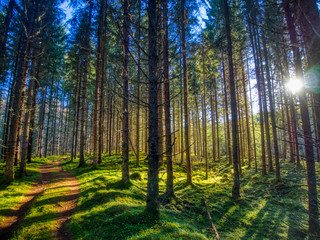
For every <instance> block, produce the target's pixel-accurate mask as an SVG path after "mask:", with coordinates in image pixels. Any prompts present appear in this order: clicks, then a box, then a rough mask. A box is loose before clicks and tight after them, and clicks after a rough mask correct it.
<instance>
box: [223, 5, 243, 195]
mask: <svg viewBox="0 0 320 240" xmlns="http://www.w3.org/2000/svg"><path fill="white" fill-rule="evenodd" d="M224 17H225V27H226V35H227V50H228V62H229V78H230V95H231V122H232V159H233V171H234V184H233V187H232V197H233V198H234V199H237V198H239V197H240V179H239V167H238V144H239V142H238V125H237V99H236V89H235V82H234V75H233V57H232V42H231V29H230V16H229V5H228V0H224Z"/></svg>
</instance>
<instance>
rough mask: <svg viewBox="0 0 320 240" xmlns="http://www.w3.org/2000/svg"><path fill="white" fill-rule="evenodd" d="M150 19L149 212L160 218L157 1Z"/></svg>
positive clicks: (150, 9) (150, 6) (153, 1)
mask: <svg viewBox="0 0 320 240" xmlns="http://www.w3.org/2000/svg"><path fill="white" fill-rule="evenodd" d="M148 17H149V29H148V38H149V50H148V54H149V155H148V166H149V168H148V188H147V212H149V213H150V214H151V215H152V216H154V217H155V218H159V216H160V212H159V200H158V196H159V131H158V76H157V61H158V56H157V45H158V41H157V31H158V29H157V28H158V21H159V19H158V11H157V1H156V0H149V1H148Z"/></svg>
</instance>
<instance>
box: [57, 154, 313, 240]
mask: <svg viewBox="0 0 320 240" xmlns="http://www.w3.org/2000/svg"><path fill="white" fill-rule="evenodd" d="M89 158H90V157H89ZM88 162H90V160H89V161H88ZM224 162H225V161H222V162H221V163H211V164H210V172H209V178H208V179H207V180H206V179H205V172H204V162H202V161H201V160H195V161H194V162H193V182H194V184H193V186H190V185H188V184H187V183H186V173H185V167H184V166H182V167H180V166H178V165H175V166H174V176H175V178H174V186H175V194H176V198H175V199H173V200H172V201H171V202H170V203H168V202H167V201H166V200H165V198H160V199H162V200H161V203H162V204H161V219H160V220H158V221H153V220H152V219H150V218H149V217H148V216H147V215H146V214H145V213H144V209H145V204H146V188H147V162H146V160H141V163H142V164H141V166H140V167H138V166H137V165H136V164H135V157H134V155H131V156H130V174H131V184H130V185H129V186H123V185H122V184H121V156H120V155H113V156H104V157H103V162H102V164H101V165H99V167H98V169H97V170H93V169H92V167H91V166H90V164H87V165H86V166H85V167H83V168H77V160H76V161H75V162H70V161H69V160H66V161H65V162H64V163H63V168H64V169H65V170H67V171H70V172H72V173H73V174H74V175H75V176H76V177H77V178H78V180H79V182H80V191H81V193H80V198H79V200H78V205H77V208H76V212H75V214H74V216H73V218H72V221H71V222H70V223H69V224H68V226H67V228H68V229H69V230H70V231H71V232H72V234H73V236H74V239H215V237H214V233H213V232H212V229H211V225H210V222H209V219H208V216H207V213H206V210H205V207H204V205H203V202H202V198H203V197H205V199H206V200H207V202H208V207H209V209H210V213H211V216H212V219H213V222H214V224H215V225H216V227H217V230H218V232H219V234H220V237H221V239H297V240H298V239H308V237H307V217H308V216H307V190H306V179H305V176H306V173H305V170H304V169H295V166H294V165H292V164H290V163H286V162H284V161H283V162H282V163H281V166H282V170H281V175H282V179H281V181H278V182H277V181H275V177H274V173H269V174H268V175H267V176H262V175H261V173H260V171H259V172H258V173H256V172H255V170H254V169H247V168H246V167H243V169H242V170H243V171H242V175H241V199H240V200H238V201H233V200H232V198H231V189H232V182H233V178H232V167H231V166H230V165H228V164H226V163H224ZM159 178H160V194H164V192H165V183H166V173H165V166H162V167H161V169H160V174H159Z"/></svg>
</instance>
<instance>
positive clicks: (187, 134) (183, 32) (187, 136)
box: [181, 0, 192, 184]
mask: <svg viewBox="0 0 320 240" xmlns="http://www.w3.org/2000/svg"><path fill="white" fill-rule="evenodd" d="M186 23H187V18H186V9H185V0H181V41H182V65H183V97H184V102H183V103H184V129H185V135H184V137H185V144H186V146H185V148H186V163H187V183H188V184H192V169H191V157H190V128H189V127H190V124H189V122H190V116H189V104H188V73H187V45H186Z"/></svg>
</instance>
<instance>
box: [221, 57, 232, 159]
mask: <svg viewBox="0 0 320 240" xmlns="http://www.w3.org/2000/svg"><path fill="white" fill-rule="evenodd" d="M221 59H222V73H223V85H224V102H225V113H226V123H227V124H226V128H227V133H226V135H227V140H226V141H227V147H226V148H227V149H226V155H227V156H228V158H229V164H231V163H232V156H231V142H230V141H231V140H230V123H229V107H228V94H227V83H226V75H225V68H224V57H223V53H222V55H221Z"/></svg>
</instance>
